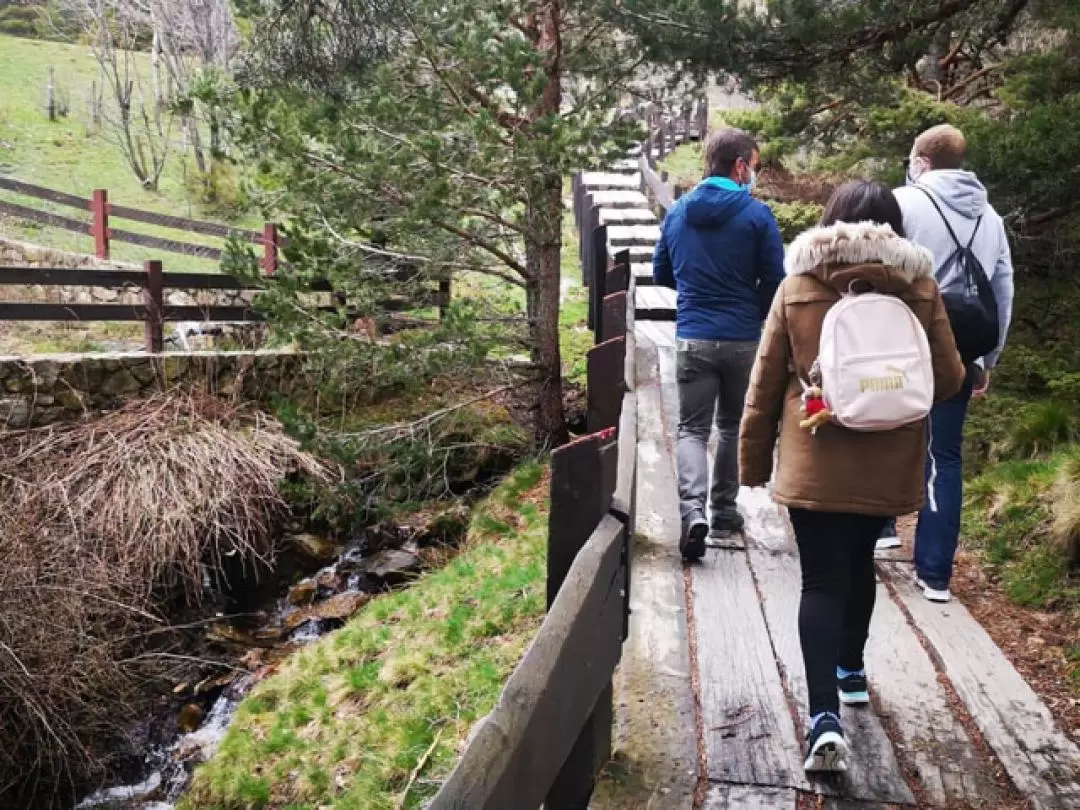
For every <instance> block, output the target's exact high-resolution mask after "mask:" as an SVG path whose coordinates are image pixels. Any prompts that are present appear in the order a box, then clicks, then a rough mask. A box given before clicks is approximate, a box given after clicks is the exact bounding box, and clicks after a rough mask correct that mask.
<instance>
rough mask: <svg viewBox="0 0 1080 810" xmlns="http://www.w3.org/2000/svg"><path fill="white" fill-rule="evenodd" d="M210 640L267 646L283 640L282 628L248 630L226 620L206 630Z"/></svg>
mask: <svg viewBox="0 0 1080 810" xmlns="http://www.w3.org/2000/svg"><path fill="white" fill-rule="evenodd" d="M206 637H207V638H208V639H209V640H210V641H218V642H224V643H226V644H239V645H240V646H242V647H265V646H268V645H271V644H276V643H277V642H279V641H281V630H280V629H278V628H276V627H263V628H259V629H258V630H255V631H252V632H248V631H246V630H241V629H239V628H237V627H233V626H232V625H230V624H225V623H224V622H218V623H217V624H212V625H210V627H209V629H207V631H206Z"/></svg>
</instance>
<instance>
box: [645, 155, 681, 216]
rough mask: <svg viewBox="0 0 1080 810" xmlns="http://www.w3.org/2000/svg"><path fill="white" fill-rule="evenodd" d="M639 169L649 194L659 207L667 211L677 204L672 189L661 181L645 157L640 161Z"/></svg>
mask: <svg viewBox="0 0 1080 810" xmlns="http://www.w3.org/2000/svg"><path fill="white" fill-rule="evenodd" d="M638 168H639V169H640V171H641V177H642V180H643V181H644V184H645V188H646V191H647V192H648V194H649V195H650V196H651V197H652V198H653V199H654V200H656V204H657V205H658V206H660V207H661V208H662V209H664V211H667V210H668V209H669V208H671V206H672V205H673V204H674V203H675V195H674V194H673V193H672V190H671V187H670V186H669V185H668V184H667V183H665V182H664V181H663V180H661V179H660V175H659V174H657V173H656V172H655V171H653V169H652V168H651V167H650V166H649V163H648V161H647V160H645V158H644V157H642V158H641V159H640V161H639V165H638Z"/></svg>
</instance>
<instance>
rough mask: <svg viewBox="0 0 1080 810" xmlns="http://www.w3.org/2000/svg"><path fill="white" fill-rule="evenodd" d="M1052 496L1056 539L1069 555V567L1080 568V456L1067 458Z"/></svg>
mask: <svg viewBox="0 0 1080 810" xmlns="http://www.w3.org/2000/svg"><path fill="white" fill-rule="evenodd" d="M1052 494H1053V502H1052V505H1053V513H1054V538H1055V539H1056V540H1057V542H1058V544H1059V545H1060V546H1061V547H1062V548H1063V549H1064V550H1065V553H1066V554H1067V555H1068V558H1069V565H1070V566H1072V567H1077V566H1080V454H1078V453H1075V452H1073V453H1069V454H1068V455H1066V456H1065V459H1064V461H1062V462H1061V467H1060V468H1059V469H1058V475H1057V480H1056V481H1055V482H1054V489H1053V493H1052Z"/></svg>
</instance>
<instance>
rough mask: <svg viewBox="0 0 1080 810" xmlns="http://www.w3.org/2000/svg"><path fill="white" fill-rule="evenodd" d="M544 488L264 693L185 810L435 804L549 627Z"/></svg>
mask: <svg viewBox="0 0 1080 810" xmlns="http://www.w3.org/2000/svg"><path fill="white" fill-rule="evenodd" d="M543 481H544V477H543V468H542V467H541V466H540V465H539V464H537V463H528V464H525V465H524V466H522V467H520V468H519V469H518V470H517V471H516V472H515V473H514V474H513V475H511V476H510V477H509V478H508V479H507V480H506V481H504V483H503V484H502V485H501V486H500V487H499V488H498V489H497V490H496V491H495V492H494V494H493V495H492V496H491V497H490V498H489V499H488V500H487V501H486V502H484V503H483V504H482V505H481V506H480V507H479V508H478V510H477V512H476V513H475V515H474V518H473V521H472V525H471V528H470V531H469V539H468V542H467V545H466V547H465V550H464V551H463V553H462V554H461V555H460V556H458V557H457V558H456V559H454V560H453V561H452V562H450V563H449V564H448V565H447V566H446V567H445V568H443V569H441V570H439V571H437V572H434V573H431V574H428V575H425V576H424V577H422V578H421V579H420V580H419V581H417V582H416V583H415V584H414V585H412V586H411V587H410V588H408V589H406V590H403V591H400V592H398V593H395V594H392V595H389V596H384V597H380V598H377V599H376V600H374V601H373V602H371V603H370V604H368V605H367V606H366V607H365V608H364V609H363V610H362V611H361V612H360V614H358V615H357V616H356V617H355V618H354V619H353V620H352V621H350V622H349V624H347V625H346V626H345V627H344V628H342V629H341V630H339V631H337V632H336V633H333V634H331V635H330V636H327V637H326V638H324V639H322V640H320V641H319V642H317V643H316V644H314V645H312V646H311V647H309V648H306V649H305V650H303V651H302V652H300V653H297V654H296V655H294V656H292V657H291V658H290V659H289V660H288V661H286V662H285V663H284V664H283V665H282V667H281V669H280V670H279V671H278V673H276V674H275V675H273V676H272V677H270V678H269V679H267V680H266V681H264V682H263V683H261V684H260V685H259V686H257V687H256V688H255V690H254V691H253V692H252V694H251V695H250V696H249V697H248V698H247V699H246V700H244V701H243V703H242V704H241V706H240V708H239V709H238V711H237V715H236V718H235V719H234V721H233V723H232V725H231V726H230V728H229V731H228V733H227V734H226V737H225V739H224V741H223V742H222V744H221V747H220V749H219V750H218V753H217V755H216V756H215V757H214V758H213V759H211V760H210V761H209V762H208V763H206V764H205V765H203V766H201V767H200V768H199V769H198V770H197V771H196V774H195V778H194V781H193V785H192V789H191V791H190V793H189V795H188V796H187V797H186V798H185V799H184V800H183V801H182V802H181V810H233V809H234V808H235V810H241V808H243V810H257V809H261V808H291V809H293V810H299V809H300V808H311V810H315V808H334V809H335V810H390V808H398V807H400V808H417V807H420V806H422V804H423V803H424V802H425V801H426V800H427V799H430V798H431V797H432V796H433V795H434V794H435V793H436V791H437V789H438V785H439V783H440V780H441V779H443V778H445V776H446V775H447V774H448V773H449V772H450V770H451V769H452V767H453V765H454V763H455V761H456V758H457V755H458V752H459V751H460V748H461V745H462V743H463V741H464V739H465V737H466V736H467V735H468V733H469V730H470V728H471V727H472V725H473V724H474V723H475V722H476V721H477V720H478V719H479V718H481V717H483V716H484V715H485V714H486V713H487V712H488V711H490V710H491V708H492V707H493V706H494V704H495V701H496V699H497V698H498V695H499V693H500V691H501V690H502V686H503V684H504V683H505V681H506V679H507V678H508V677H509V675H510V673H511V672H512V670H513V668H514V667H515V666H516V664H517V662H518V661H519V660H520V658H521V656H522V654H523V653H524V651H525V649H526V648H527V646H528V644H529V643H530V641H531V640H532V638H533V636H534V635H535V633H536V631H537V629H538V628H539V625H540V622H541V621H542V617H543V614H544V605H545V595H544V574H545V552H546V541H547V506H546V498H544V497H543V495H544V493H543V486H544V485H543ZM414 772H415V773H417V774H418V778H416V779H415V780H414V779H412V775H413V774H414Z"/></svg>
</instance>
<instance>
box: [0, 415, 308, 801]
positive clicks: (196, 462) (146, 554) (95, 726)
mask: <svg viewBox="0 0 1080 810" xmlns="http://www.w3.org/2000/svg"><path fill="white" fill-rule="evenodd" d="M294 473H302V474H304V475H307V476H316V477H321V476H323V475H324V471H323V469H322V467H321V466H320V465H319V463H318V462H317V461H315V459H313V458H312V457H310V456H309V455H307V454H305V453H303V452H301V451H300V450H299V448H298V446H297V445H296V443H295V442H293V441H292V440H291V439H290V438H288V437H287V436H285V435H284V434H283V433H282V431H281V430H280V428H279V427H278V426H277V425H276V423H274V422H273V421H271V420H269V419H268V418H266V417H265V416H262V415H260V414H258V413H256V412H254V411H245V410H241V409H238V408H236V407H233V406H230V405H226V404H223V403H221V402H219V401H216V400H213V399H210V398H196V397H191V396H187V395H176V394H173V395H161V396H157V397H154V398H151V399H149V400H145V401H140V402H137V403H134V404H131V405H129V406H127V407H125V408H124V409H122V410H120V411H117V412H115V413H112V414H108V415H105V416H102V417H100V418H96V419H93V420H87V421H83V422H78V423H72V424H67V425H57V426H53V427H50V428H42V429H35V430H27V431H19V432H12V433H7V434H0V559H2V560H3V565H2V566H0V805H2V806H4V807H10V806H18V807H31V806H32V807H35V808H39V807H41V808H45V807H50V806H63V802H65V801H70V798H71V794H72V793H73V791H74V790H75V788H76V786H78V785H80V784H82V783H85V781H86V780H87V779H89V778H92V777H93V776H95V775H96V774H98V773H100V772H101V770H102V768H103V767H104V766H105V765H106V764H107V763H106V761H105V759H103V752H107V751H109V750H110V748H113V747H114V746H113V745H111V744H110V743H115V742H116V741H119V740H122V738H123V735H124V734H125V733H126V730H127V729H128V728H129V727H130V724H131V723H132V721H133V720H134V719H136V718H137V717H138V716H139V712H140V711H142V710H143V709H144V708H145V706H146V701H147V698H148V697H150V696H151V694H152V691H150V690H148V689H147V688H146V687H147V684H148V682H149V683H152V684H156V683H162V682H171V679H174V678H178V677H180V676H181V675H182V673H183V671H184V669H185V668H187V670H190V668H191V663H190V661H188V660H187V658H186V656H184V655H183V654H181V653H182V651H181V650H179V649H178V648H177V644H178V642H179V641H180V636H179V635H178V634H177V633H175V632H173V631H172V629H171V628H170V627H169V623H168V620H167V617H166V609H167V606H168V605H169V604H170V603H171V602H172V601H173V600H174V599H177V598H179V599H182V600H184V601H186V602H187V603H189V604H192V603H197V602H198V601H199V600H200V598H201V597H202V595H203V589H204V585H203V582H204V574H206V573H208V572H209V573H211V574H217V575H220V574H221V572H222V571H223V569H224V565H225V561H226V560H231V561H235V563H236V566H233V567H230V570H231V571H233V570H241V569H242V570H244V571H246V572H247V573H249V574H257V573H258V571H259V569H260V568H261V567H263V566H266V565H269V564H271V563H272V560H273V554H274V538H275V536H276V535H277V533H278V532H277V529H278V526H277V524H278V523H279V521H280V520H281V519H282V518H283V517H284V516H285V514H286V510H287V506H286V504H285V502H284V500H283V499H282V497H281V495H280V493H279V488H280V485H281V482H282V481H283V480H284V479H286V478H287V477H288V476H290V475H292V474H294Z"/></svg>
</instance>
